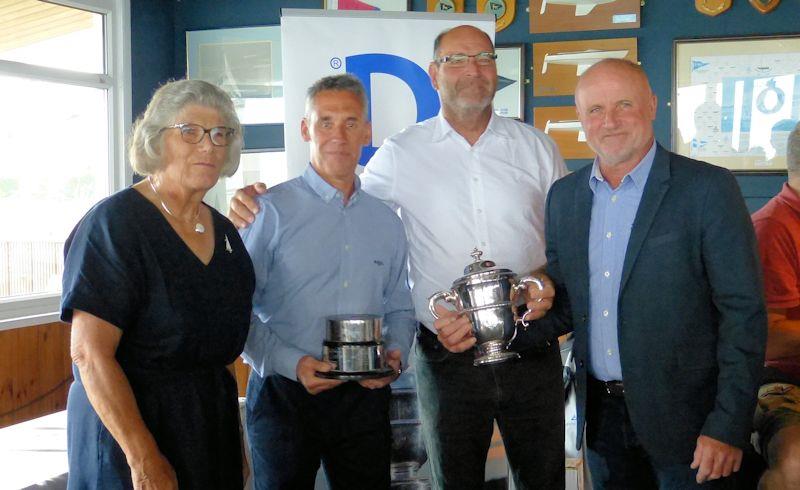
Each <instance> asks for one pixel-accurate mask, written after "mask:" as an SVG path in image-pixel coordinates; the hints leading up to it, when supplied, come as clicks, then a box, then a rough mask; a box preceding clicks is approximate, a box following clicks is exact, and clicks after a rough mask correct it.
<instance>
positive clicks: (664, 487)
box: [586, 379, 736, 490]
mask: <svg viewBox="0 0 800 490" xmlns="http://www.w3.org/2000/svg"><path fill="white" fill-rule="evenodd" d="M664 423H665V424H673V423H674V424H679V423H681V421H680V420H665V421H664ZM586 459H587V462H588V466H589V472H590V474H591V475H592V485H593V487H594V489H595V490H622V489H630V490H647V489H660V490H683V489H694V488H701V489H730V488H736V487H735V486H734V485H735V482H734V477H729V478H722V479H719V480H713V481H708V482H706V483H704V484H702V485H699V484H697V482H696V481H695V478H696V476H697V470H693V469H691V468H690V467H689V465H690V464H691V461H687V462H686V463H685V464H680V465H672V466H663V467H659V466H657V465H655V464H654V462H653V461H652V460H651V459H650V457H649V456H648V454H647V452H645V450H644V448H643V447H642V446H641V444H640V443H639V440H638V438H637V437H636V433H635V432H634V431H633V426H632V425H631V420H630V417H629V416H628V408H627V406H626V405H625V398H624V397H622V396H613V395H608V394H607V393H605V392H604V391H603V389H602V387H600V386H598V385H597V384H596V382H594V381H593V380H591V379H590V380H589V383H588V386H587V409H586Z"/></svg>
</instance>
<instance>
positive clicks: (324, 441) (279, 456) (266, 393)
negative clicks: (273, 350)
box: [246, 372, 392, 490]
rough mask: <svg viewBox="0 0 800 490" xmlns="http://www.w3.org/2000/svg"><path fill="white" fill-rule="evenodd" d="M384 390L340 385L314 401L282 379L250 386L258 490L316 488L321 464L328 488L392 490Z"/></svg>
mask: <svg viewBox="0 0 800 490" xmlns="http://www.w3.org/2000/svg"><path fill="white" fill-rule="evenodd" d="M390 393H391V392H390V390H389V387H385V388H381V389H378V390H369V389H366V388H362V387H361V385H359V384H358V383H356V382H348V383H344V384H342V385H340V386H338V387H336V388H334V389H332V390H328V391H324V392H322V393H319V394H317V395H311V394H309V393H308V392H307V391H306V390H305V388H304V387H303V386H302V385H301V384H300V383H298V382H296V381H293V380H290V379H287V378H285V377H283V376H280V375H270V376H267V377H265V378H262V377H261V376H259V375H257V374H256V373H255V372H253V373H251V374H250V380H249V382H248V385H247V422H246V424H247V437H248V439H249V441H250V452H251V457H252V470H253V481H254V483H255V488H256V489H259V490H261V489H265V490H266V489H270V490H277V489H313V488H314V479H315V477H316V474H317V471H318V469H319V465H320V460H321V461H322V463H323V467H324V469H325V474H326V476H327V478H328V483H329V485H330V487H331V488H332V489H334V490H338V489H348V490H350V489H362V488H363V489H370V490H372V489H385V488H389V461H390V452H391V441H392V436H391V428H390V425H389V396H390Z"/></svg>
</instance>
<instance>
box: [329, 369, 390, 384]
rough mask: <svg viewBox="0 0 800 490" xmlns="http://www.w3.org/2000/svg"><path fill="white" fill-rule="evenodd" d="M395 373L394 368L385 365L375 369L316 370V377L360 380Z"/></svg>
mask: <svg viewBox="0 0 800 490" xmlns="http://www.w3.org/2000/svg"><path fill="white" fill-rule="evenodd" d="M394 373H395V370H394V369H392V368H390V367H387V368H384V369H378V370H375V371H336V370H333V371H327V372H324V373H323V372H320V371H317V377H320V378H327V379H338V380H340V381H361V380H362V379H377V378H385V377H386V376H391V375H392V374H394Z"/></svg>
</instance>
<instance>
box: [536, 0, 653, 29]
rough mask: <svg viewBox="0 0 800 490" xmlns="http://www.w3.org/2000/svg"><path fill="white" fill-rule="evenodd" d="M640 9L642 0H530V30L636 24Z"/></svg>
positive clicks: (623, 27)
mask: <svg viewBox="0 0 800 490" xmlns="http://www.w3.org/2000/svg"><path fill="white" fill-rule="evenodd" d="M640 10H641V5H640V0H530V4H529V11H530V31H531V32H532V33H543V32H564V31H596V30H603V29H630V28H636V27H639V24H640V18H639V13H640Z"/></svg>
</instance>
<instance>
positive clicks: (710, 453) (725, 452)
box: [691, 435, 742, 483]
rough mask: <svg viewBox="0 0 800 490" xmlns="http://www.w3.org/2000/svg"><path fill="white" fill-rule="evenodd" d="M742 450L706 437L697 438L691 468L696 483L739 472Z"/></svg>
mask: <svg viewBox="0 0 800 490" xmlns="http://www.w3.org/2000/svg"><path fill="white" fill-rule="evenodd" d="M741 465H742V450H741V449H739V448H738V447H735V446H731V445H729V444H725V443H724V442H721V441H718V440H716V439H713V438H711V437H708V436H702V435H701V436H700V437H698V438H697V447H696V448H695V450H694V461H692V465H691V468H692V469H693V470H694V469H696V470H697V483H703V482H705V481H706V480H716V479H718V478H722V477H725V476H730V474H731V473H734V472H737V471H739V467H741Z"/></svg>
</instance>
